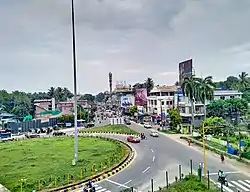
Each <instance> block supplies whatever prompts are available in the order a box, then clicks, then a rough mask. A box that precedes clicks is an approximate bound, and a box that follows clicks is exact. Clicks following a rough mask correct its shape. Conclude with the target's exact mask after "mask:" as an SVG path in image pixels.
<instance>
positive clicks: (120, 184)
mask: <svg viewBox="0 0 250 192" xmlns="http://www.w3.org/2000/svg"><path fill="white" fill-rule="evenodd" d="M105 181H108V182H110V183H113V184H115V185H118V186H121V187H124V188H126V189H130V187H128V186H126V185H123V184H120V183H117V182H115V181H112V180H109V179H105Z"/></svg>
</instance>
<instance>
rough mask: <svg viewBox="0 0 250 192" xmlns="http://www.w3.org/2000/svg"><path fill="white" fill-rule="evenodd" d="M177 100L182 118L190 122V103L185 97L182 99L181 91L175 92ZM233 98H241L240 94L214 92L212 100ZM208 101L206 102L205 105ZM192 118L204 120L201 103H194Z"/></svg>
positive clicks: (232, 91)
mask: <svg viewBox="0 0 250 192" xmlns="http://www.w3.org/2000/svg"><path fill="white" fill-rule="evenodd" d="M177 98H178V108H179V111H180V115H181V116H182V118H183V119H184V121H185V120H187V121H190V120H191V117H192V114H191V103H190V102H189V100H188V98H187V97H183V94H182V91H181V90H180V89H179V90H178V91H177ZM233 98H242V93H241V92H239V91H238V90H215V91H214V100H219V99H223V100H224V99H233ZM208 103H209V101H206V105H207V104H208ZM194 117H195V121H201V120H202V119H203V118H204V105H203V104H202V103H201V102H195V103H194Z"/></svg>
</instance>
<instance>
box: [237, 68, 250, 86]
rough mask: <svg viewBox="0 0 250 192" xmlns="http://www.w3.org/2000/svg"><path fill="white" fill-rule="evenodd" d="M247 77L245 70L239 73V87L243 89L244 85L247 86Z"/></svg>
mask: <svg viewBox="0 0 250 192" xmlns="http://www.w3.org/2000/svg"><path fill="white" fill-rule="evenodd" d="M249 83H250V82H249V79H248V73H247V72H241V74H239V85H240V88H241V89H243V90H244V89H245V88H246V87H248V86H249Z"/></svg>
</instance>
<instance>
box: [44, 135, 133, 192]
mask: <svg viewBox="0 0 250 192" xmlns="http://www.w3.org/2000/svg"><path fill="white" fill-rule="evenodd" d="M119 135H120V134H119ZM84 137H86V136H84ZM90 137H97V138H105V139H106V137H103V136H90ZM109 139H110V140H116V141H119V142H121V143H122V144H124V145H126V146H127V147H128V148H129V150H130V152H129V154H128V155H127V156H126V157H125V158H124V159H123V160H122V161H121V162H120V163H118V164H117V165H115V166H114V167H112V168H110V169H109V170H107V171H105V172H102V173H99V174H97V175H95V176H92V177H90V178H87V179H85V180H83V181H80V182H78V183H75V184H71V185H68V186H64V187H60V188H57V189H51V190H48V192H70V191H73V190H77V189H80V188H83V187H84V186H85V183H87V182H88V181H90V180H91V181H92V182H94V183H95V182H99V181H102V180H104V179H106V178H108V177H111V176H113V175H115V174H116V173H118V172H120V171H122V170H123V169H124V168H126V167H127V166H128V165H130V163H131V162H132V161H133V160H134V157H135V152H134V150H133V148H132V147H131V146H130V145H128V144H127V143H125V142H124V141H121V140H119V139H114V138H109Z"/></svg>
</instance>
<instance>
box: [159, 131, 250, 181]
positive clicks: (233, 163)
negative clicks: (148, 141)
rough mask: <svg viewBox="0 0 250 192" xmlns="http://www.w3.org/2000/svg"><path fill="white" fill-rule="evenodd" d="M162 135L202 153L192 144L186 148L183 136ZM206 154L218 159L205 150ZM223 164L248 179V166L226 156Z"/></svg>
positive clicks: (249, 170)
mask: <svg viewBox="0 0 250 192" xmlns="http://www.w3.org/2000/svg"><path fill="white" fill-rule="evenodd" d="M162 135H164V136H166V137H168V138H170V139H173V140H175V141H177V142H179V143H181V144H183V145H185V146H186V147H192V148H193V149H194V150H197V151H199V152H201V153H203V148H202V147H200V146H198V145H196V144H193V143H191V144H190V146H188V143H187V141H186V140H183V139H180V137H181V136H184V135H183V134H165V133H162ZM185 136H186V137H189V135H185ZM206 154H207V155H208V156H211V157H216V158H218V159H220V155H219V154H217V153H215V152H212V151H210V150H208V149H206ZM225 163H226V164H227V165H229V166H232V167H233V168H234V169H237V170H239V171H240V172H242V173H244V174H246V175H247V176H249V177H250V166H249V165H247V164H245V163H242V162H239V161H237V160H236V159H230V158H229V157H226V156H225Z"/></svg>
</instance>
